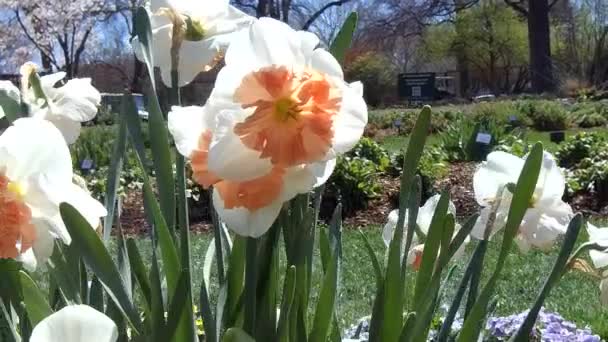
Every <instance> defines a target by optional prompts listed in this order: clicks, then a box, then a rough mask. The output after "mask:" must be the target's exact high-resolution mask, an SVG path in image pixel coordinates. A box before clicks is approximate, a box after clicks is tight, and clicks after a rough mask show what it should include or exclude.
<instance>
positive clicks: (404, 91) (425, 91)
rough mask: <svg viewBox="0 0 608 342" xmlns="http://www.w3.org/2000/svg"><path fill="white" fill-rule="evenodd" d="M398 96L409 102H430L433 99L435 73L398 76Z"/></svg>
mask: <svg viewBox="0 0 608 342" xmlns="http://www.w3.org/2000/svg"><path fill="white" fill-rule="evenodd" d="M398 87H399V96H401V97H404V98H407V99H408V101H409V102H422V101H432V100H434V99H435V73H434V72H425V73H416V74H413V73H408V74H399V84H398Z"/></svg>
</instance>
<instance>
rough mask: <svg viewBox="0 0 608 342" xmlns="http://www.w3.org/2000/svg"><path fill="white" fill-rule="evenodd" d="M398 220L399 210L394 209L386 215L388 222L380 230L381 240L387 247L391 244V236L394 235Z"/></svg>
mask: <svg viewBox="0 0 608 342" xmlns="http://www.w3.org/2000/svg"><path fill="white" fill-rule="evenodd" d="M398 219H399V210H398V209H395V210H393V211H391V212H390V213H389V214H388V221H387V222H386V224H385V225H384V228H383V229H382V240H384V244H385V245H386V247H388V246H389V245H390V244H391V240H392V239H393V234H395V228H397V220H398Z"/></svg>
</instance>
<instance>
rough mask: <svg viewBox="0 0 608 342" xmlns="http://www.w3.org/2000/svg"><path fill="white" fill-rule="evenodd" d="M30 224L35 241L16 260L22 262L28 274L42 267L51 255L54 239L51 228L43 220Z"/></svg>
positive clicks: (33, 221) (36, 220) (35, 220)
mask: <svg viewBox="0 0 608 342" xmlns="http://www.w3.org/2000/svg"><path fill="white" fill-rule="evenodd" d="M32 224H33V225H34V228H35V229H36V239H35V240H34V243H33V245H32V248H30V249H29V250H27V251H26V252H25V253H24V254H22V255H21V256H20V257H19V258H18V259H17V260H18V261H21V262H23V266H24V267H25V268H26V269H27V270H28V271H30V272H33V271H34V270H36V268H37V267H38V266H42V265H44V264H45V263H46V261H47V260H48V259H49V258H50V257H51V255H52V254H53V248H54V247H55V237H54V236H53V235H52V234H51V227H50V226H49V223H48V222H46V221H45V220H40V219H34V220H32Z"/></svg>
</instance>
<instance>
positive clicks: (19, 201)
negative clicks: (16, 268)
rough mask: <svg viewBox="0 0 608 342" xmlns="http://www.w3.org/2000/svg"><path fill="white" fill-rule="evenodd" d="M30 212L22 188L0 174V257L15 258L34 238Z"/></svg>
mask: <svg viewBox="0 0 608 342" xmlns="http://www.w3.org/2000/svg"><path fill="white" fill-rule="evenodd" d="M31 220H32V212H31V210H30V208H29V207H28V206H27V205H26V204H25V203H24V202H23V189H22V188H21V187H20V186H19V184H17V183H14V182H11V181H10V179H8V177H6V176H5V175H4V173H2V174H0V258H13V259H14V258H16V257H17V256H18V255H19V254H21V253H23V252H25V251H27V250H28V249H30V248H31V247H32V244H33V242H34V240H35V238H36V231H35V229H34V225H33V224H32V223H31Z"/></svg>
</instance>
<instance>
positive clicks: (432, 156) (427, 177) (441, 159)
mask: <svg viewBox="0 0 608 342" xmlns="http://www.w3.org/2000/svg"><path fill="white" fill-rule="evenodd" d="M403 159H404V155H403V154H396V155H394V156H393V157H392V158H391V165H392V166H391V168H390V173H391V175H393V176H394V177H398V176H399V175H401V171H402V169H403ZM446 159H447V156H446V154H445V153H444V152H443V150H442V149H441V148H439V147H431V146H429V147H427V148H425V150H424V153H423V154H422V157H421V158H420V163H419V164H418V170H417V174H418V175H419V176H420V180H421V183H422V200H423V202H424V200H426V199H427V198H429V197H431V195H433V194H434V193H437V190H438V189H435V184H436V182H437V181H438V180H441V179H443V178H445V176H447V174H448V171H449V165H448V162H447V161H446Z"/></svg>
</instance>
